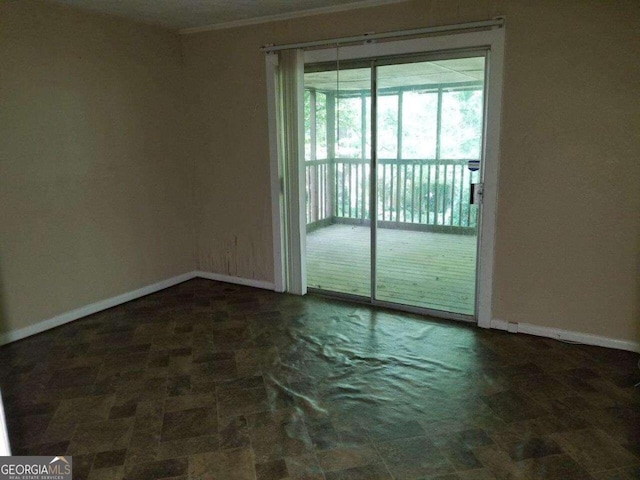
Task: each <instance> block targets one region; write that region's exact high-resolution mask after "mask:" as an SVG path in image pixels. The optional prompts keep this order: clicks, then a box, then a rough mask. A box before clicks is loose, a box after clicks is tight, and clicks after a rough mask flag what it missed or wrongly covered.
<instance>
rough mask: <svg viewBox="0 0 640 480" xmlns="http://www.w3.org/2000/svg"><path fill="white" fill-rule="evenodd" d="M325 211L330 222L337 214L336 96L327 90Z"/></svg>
mask: <svg viewBox="0 0 640 480" xmlns="http://www.w3.org/2000/svg"><path fill="white" fill-rule="evenodd" d="M327 159H328V160H329V165H328V166H327V170H328V178H327V184H328V185H327V193H328V195H327V199H326V200H327V212H328V214H329V218H330V219H331V223H333V218H334V217H336V216H337V210H336V196H337V194H338V192H337V186H336V96H335V94H334V93H331V92H327Z"/></svg>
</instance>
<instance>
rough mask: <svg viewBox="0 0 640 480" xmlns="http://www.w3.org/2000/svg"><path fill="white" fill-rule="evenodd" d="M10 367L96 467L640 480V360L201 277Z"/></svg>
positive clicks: (39, 418) (50, 424) (5, 357)
mask: <svg viewBox="0 0 640 480" xmlns="http://www.w3.org/2000/svg"><path fill="white" fill-rule="evenodd" d="M0 360H1V363H0V365H1V367H0V378H1V386H2V391H3V394H4V401H5V407H6V411H7V414H8V420H9V430H10V438H11V443H12V448H13V453H14V454H42V455H61V454H67V455H72V456H73V463H74V478H76V479H86V478H89V479H119V478H127V479H140V480H143V479H144V480H148V479H156V478H172V479H187V478H189V479H194V480H195V479H224V480H233V479H260V480H265V479H271V480H273V479H308V480H312V479H318V480H319V479H325V480H337V479H366V480H375V479H392V478H393V479H423V478H424V479H431V478H439V479H447V480H449V479H465V480H471V479H475V480H478V479H543V478H544V479H563V480H566V479H597V480H605V479H633V478H640V394H639V393H638V391H637V389H635V388H634V384H635V383H636V382H638V381H640V378H639V375H638V369H637V365H636V364H637V362H638V355H637V354H632V353H628V352H621V351H615V350H607V349H601V348H596V347H585V346H578V345H570V344H565V343H560V342H556V341H553V340H550V339H542V338H536V337H531V336H526V335H513V334H508V333H503V332H496V331H485V330H481V329H478V328H475V327H473V326H470V325H466V324H460V323H455V322H441V321H436V320H429V319H424V318H420V317H416V316H411V315H408V314H400V313H395V312H392V311H384V310H379V309H373V308H369V307H366V306H360V305H354V304H349V303H343V302H339V301H333V300H328V299H323V298H319V297H309V296H308V297H305V298H301V297H295V296H290V295H285V294H276V293H273V292H268V291H263V290H256V289H252V288H248V287H240V286H233V285H228V284H223V283H217V282H212V281H208V280H192V281H189V282H186V283H183V284H181V285H178V286H176V287H173V288H170V289H167V290H164V291H162V292H159V293H157V294H154V295H151V296H148V297H144V298H142V299H139V300H136V301H133V302H130V303H127V304H125V305H122V306H120V307H116V308H113V309H111V310H108V311H105V312H101V313H99V314H96V315H92V316H90V317H87V318H85V319H82V320H79V321H76V322H73V323H70V324H67V325H65V326H62V327H59V328H57V329H54V330H50V331H48V332H45V333H42V334H40V335H37V336H33V337H30V338H28V339H25V340H23V341H20V342H17V343H14V344H11V345H9V346H5V347H3V348H2V349H0Z"/></svg>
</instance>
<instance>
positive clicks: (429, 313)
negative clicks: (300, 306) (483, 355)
mask: <svg viewBox="0 0 640 480" xmlns="http://www.w3.org/2000/svg"><path fill="white" fill-rule="evenodd" d="M307 292H308V293H311V294H313V295H319V296H321V297H327V298H334V299H338V300H346V301H348V302H353V303H359V304H361V305H368V306H372V307H381V308H385V309H388V310H396V311H400V312H407V313H413V314H416V315H422V316H425V317H433V318H437V319H444V320H456V321H459V322H466V323H476V324H477V323H478V321H477V319H476V318H475V317H474V316H473V315H465V314H462V313H453V312H444V311H442V310H433V309H430V308H424V307H413V306H411V305H402V304H400V303H393V302H385V301H382V300H371V299H369V298H367V297H362V296H360V295H353V294H350V293H342V292H332V291H331V290H323V289H321V288H312V287H308V288H307Z"/></svg>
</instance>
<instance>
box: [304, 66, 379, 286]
mask: <svg viewBox="0 0 640 480" xmlns="http://www.w3.org/2000/svg"><path fill="white" fill-rule="evenodd" d="M304 83H305V89H304V96H305V98H304V112H305V162H304V165H305V176H306V196H307V202H306V206H307V259H306V262H307V287H308V288H315V289H321V290H326V291H331V292H338V293H342V294H347V295H354V296H358V297H364V298H370V297H371V285H372V282H371V278H372V277H371V232H370V223H371V222H370V190H371V188H370V181H371V180H370V179H371V176H370V175H371V135H370V131H371V69H370V68H369V67H365V68H362V67H361V66H359V65H358V64H351V65H349V64H346V65H341V66H340V69H338V68H337V66H336V64H333V65H329V66H327V65H322V66H311V67H309V68H307V69H306V71H305V75H304Z"/></svg>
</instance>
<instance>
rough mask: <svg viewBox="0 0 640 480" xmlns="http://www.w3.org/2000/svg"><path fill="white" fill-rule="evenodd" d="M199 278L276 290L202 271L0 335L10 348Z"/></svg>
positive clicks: (244, 280) (3, 343)
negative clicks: (68, 324)
mask: <svg viewBox="0 0 640 480" xmlns="http://www.w3.org/2000/svg"><path fill="white" fill-rule="evenodd" d="M196 277H199V278H206V279H208V280H216V281H218V282H226V283H235V284H237V285H246V286H249V287H256V288H262V289H266V290H273V289H274V284H273V283H270V282H264V281H261V280H251V279H247V278H240V277H232V276H229V275H221V274H218V273H209V272H200V271H194V272H189V273H185V274H183V275H178V276H176V277H172V278H168V279H166V280H162V281H161V282H158V283H154V284H152V285H147V286H146V287H142V288H139V289H137V290H133V291H131V292H127V293H123V294H122V295H117V296H115V297H111V298H107V299H106V300H101V301H99V302H96V303H92V304H90V305H85V306H84V307H80V308H76V309H75V310H71V311H69V312H66V313H62V314H60V315H56V316H55V317H53V318H49V319H47V320H43V321H41V322H38V323H35V324H33V325H29V326H28V327H24V328H21V329H20V330H13V331H10V332H6V333H2V334H0V345H6V344H7V343H11V342H15V341H17V340H22V339H23V338H26V337H30V336H31V335H35V334H36V333H41V332H44V331H45V330H49V329H51V328H55V327H59V326H60V325H64V324H65V323H69V322H73V321H74V320H78V319H79V318H82V317H86V316H88V315H92V314H94V313H98V312H101V311H102V310H106V309H108V308H112V307H116V306H118V305H121V304H123V303H126V302H130V301H131V300H135V299H136V298H140V297H144V296H145V295H149V294H151V293H155V292H158V291H160V290H164V289H165V288H169V287H172V286H174V285H177V284H179V283H182V282H186V281H187V280H191V279H192V278H196Z"/></svg>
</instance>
